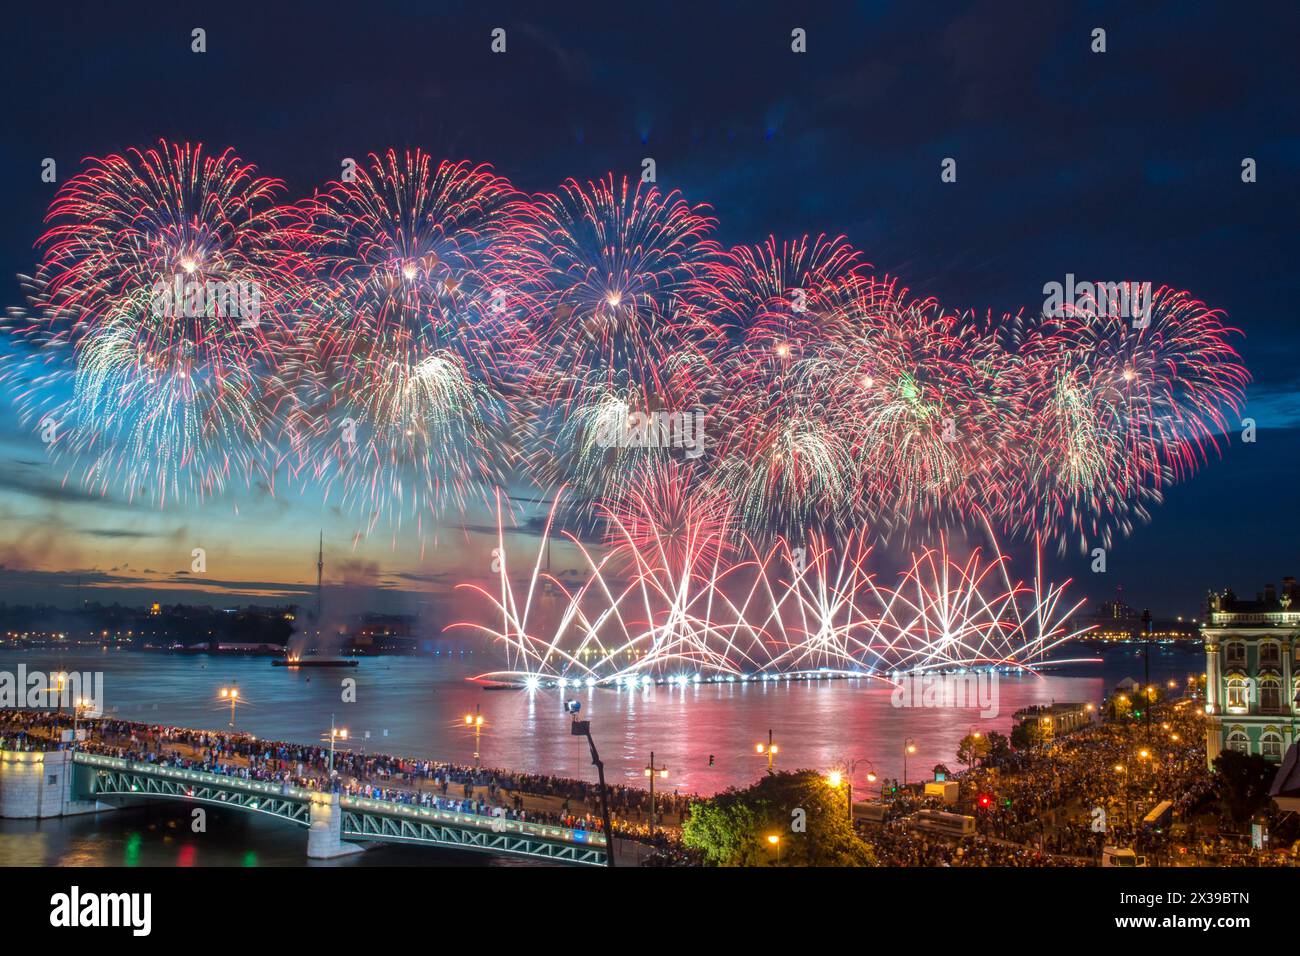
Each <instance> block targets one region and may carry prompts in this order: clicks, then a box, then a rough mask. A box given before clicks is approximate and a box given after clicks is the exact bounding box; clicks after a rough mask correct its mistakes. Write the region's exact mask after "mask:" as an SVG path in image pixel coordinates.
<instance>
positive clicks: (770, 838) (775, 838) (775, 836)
mask: <svg viewBox="0 0 1300 956" xmlns="http://www.w3.org/2000/svg"><path fill="white" fill-rule="evenodd" d="M767 842H768V843H769V844H770V845H772V846H774V847H776V865H777V866H780V865H781V835H780V834H779V833H769V834H768V835H767Z"/></svg>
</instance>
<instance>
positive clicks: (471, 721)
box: [465, 706, 483, 770]
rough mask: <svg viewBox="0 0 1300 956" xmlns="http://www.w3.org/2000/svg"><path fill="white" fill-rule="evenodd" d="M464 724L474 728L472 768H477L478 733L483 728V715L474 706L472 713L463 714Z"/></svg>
mask: <svg viewBox="0 0 1300 956" xmlns="http://www.w3.org/2000/svg"><path fill="white" fill-rule="evenodd" d="M465 726H466V727H473V728H474V769H475V770H477V769H478V768H479V749H478V744H479V734H480V733H481V732H482V730H483V715H482V714H480V713H479V712H478V707H477V706H475V708H474V713H472V714H466V715H465Z"/></svg>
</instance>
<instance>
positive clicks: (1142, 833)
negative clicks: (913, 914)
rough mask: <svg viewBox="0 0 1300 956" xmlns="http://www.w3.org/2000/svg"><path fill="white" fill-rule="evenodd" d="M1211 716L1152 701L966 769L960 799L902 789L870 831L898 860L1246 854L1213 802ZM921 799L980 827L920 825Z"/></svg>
mask: <svg viewBox="0 0 1300 956" xmlns="http://www.w3.org/2000/svg"><path fill="white" fill-rule="evenodd" d="M1204 721H1205V718H1204V714H1203V712H1202V710H1201V709H1200V708H1197V707H1194V706H1190V705H1189V704H1183V703H1174V704H1168V705H1160V706H1158V707H1155V708H1153V710H1152V713H1151V715H1150V717H1149V719H1148V720H1126V721H1111V722H1105V723H1099V724H1092V725H1090V726H1087V727H1085V728H1082V729H1079V730H1076V731H1074V732H1073V733H1069V734H1063V735H1061V736H1060V737H1059V738H1057V739H1055V740H1049V741H1044V742H1042V743H1040V744H1038V745H1036V746H1034V747H1030V748H1025V749H1022V750H1017V751H1012V752H1010V753H1007V754H1006V755H1005V756H1003V757H1001V759H999V760H998V761H996V762H992V761H990V762H989V765H988V766H981V767H976V768H974V769H972V770H968V771H967V772H965V773H963V774H959V775H958V777H959V779H960V781H961V787H960V797H959V800H958V804H957V806H956V807H940V805H939V803H938V802H937V801H935V800H932V799H931V800H920V799H918V798H916V797H915V796H911V795H909V796H904V797H902V798H901V799H900V800H899V801H897V802H896V803H895V804H894V805H893V806H892V807H891V819H890V820H889V822H887V823H885V824H883V825H882V826H878V827H867V828H864V830H863V836H864V838H865V839H867V840H868V842H870V843H872V844H873V845H874V846H875V847H876V850H877V854H878V856H879V857H880V861H881V862H882V863H884V864H885V865H894V866H1086V865H1096V863H1097V862H1098V860H1099V859H1100V858H1101V855H1102V850H1103V847H1104V846H1106V845H1112V846H1118V847H1125V848H1132V849H1133V850H1134V851H1135V853H1137V854H1138V855H1145V856H1147V857H1149V858H1152V859H1154V860H1157V861H1161V862H1174V861H1175V860H1176V858H1177V857H1179V856H1184V857H1185V856H1187V855H1189V854H1190V855H1192V856H1193V857H1195V858H1197V859H1199V860H1201V861H1202V862H1229V861H1231V862H1237V863H1242V862H1247V861H1248V854H1247V853H1245V852H1244V851H1243V849H1242V847H1241V846H1240V842H1239V841H1235V840H1233V839H1232V838H1231V837H1228V836H1225V835H1223V834H1221V833H1220V832H1219V826H1220V824H1221V823H1224V822H1225V821H1223V820H1222V819H1221V817H1220V815H1219V813H1218V811H1217V809H1211V807H1212V805H1213V807H1216V808H1217V799H1218V796H1219V794H1218V791H1217V786H1218V781H1217V778H1216V777H1214V776H1211V775H1210V774H1208V773H1207V772H1206V767H1205V748H1204V740H1205V724H1204ZM1163 800H1169V801H1170V802H1171V804H1172V805H1171V807H1170V811H1169V813H1168V814H1167V815H1166V816H1165V819H1163V820H1161V821H1160V823H1159V825H1150V826H1148V825H1144V823H1143V819H1144V816H1145V814H1146V813H1147V812H1148V811H1150V810H1151V809H1152V808H1154V807H1156V806H1157V805H1158V804H1159V803H1160V802H1161V801H1163ZM924 807H931V808H936V809H940V808H941V809H949V810H955V811H957V812H959V813H962V814H967V815H971V816H974V817H975V818H976V826H977V828H978V835H977V836H974V837H965V838H962V839H960V840H956V839H945V838H943V837H941V836H934V835H932V834H927V833H925V832H922V831H920V830H918V829H917V827H916V826H915V825H914V821H912V820H908V819H907V818H908V816H909V815H910V814H911V813H912V812H914V811H915V810H917V809H921V808H924ZM1175 822H1176V823H1177V826H1176V827H1175V826H1173V825H1172V824H1174V823H1175ZM1249 861H1250V862H1267V861H1266V860H1263V859H1261V858H1259V857H1254V858H1250V859H1249Z"/></svg>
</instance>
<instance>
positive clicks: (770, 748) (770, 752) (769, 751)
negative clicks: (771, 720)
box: [754, 730, 777, 773]
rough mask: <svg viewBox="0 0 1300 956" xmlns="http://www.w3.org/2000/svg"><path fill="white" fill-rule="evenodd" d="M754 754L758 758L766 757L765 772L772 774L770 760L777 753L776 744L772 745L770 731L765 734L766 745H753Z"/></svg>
mask: <svg viewBox="0 0 1300 956" xmlns="http://www.w3.org/2000/svg"><path fill="white" fill-rule="evenodd" d="M754 752H755V753H757V754H758V755H759V756H760V757H761V756H763V755H764V754H766V755H767V772H768V773H771V772H772V759H773V758H774V757H775V756H776V753H777V746H776V744H774V743H772V731H771V730H768V732H767V743H766V744H754Z"/></svg>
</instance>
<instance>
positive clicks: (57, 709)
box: [54, 671, 68, 717]
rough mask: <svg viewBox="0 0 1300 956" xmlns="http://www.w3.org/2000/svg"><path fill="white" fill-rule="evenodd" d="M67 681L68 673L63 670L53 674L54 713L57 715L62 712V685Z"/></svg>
mask: <svg viewBox="0 0 1300 956" xmlns="http://www.w3.org/2000/svg"><path fill="white" fill-rule="evenodd" d="M67 682H68V675H67V673H65V672H64V671H59V672H58V673H57V674H55V675H54V683H55V687H54V715H55V716H56V717H58V716H59V715H61V714H62V713H63V687H64V685H65V684H67Z"/></svg>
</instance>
